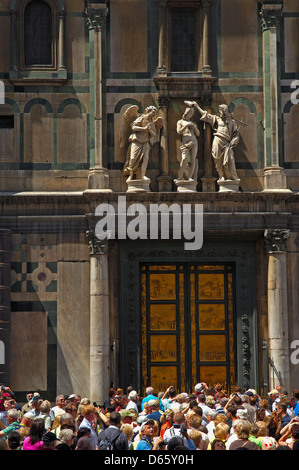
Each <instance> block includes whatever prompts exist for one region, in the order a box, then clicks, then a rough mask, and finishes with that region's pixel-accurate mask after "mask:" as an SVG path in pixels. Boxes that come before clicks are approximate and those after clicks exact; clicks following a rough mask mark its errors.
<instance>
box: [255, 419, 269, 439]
mask: <svg viewBox="0 0 299 470" xmlns="http://www.w3.org/2000/svg"><path fill="white" fill-rule="evenodd" d="M256 424H257V426H258V428H259V430H258V432H257V436H258V437H259V436H267V435H268V426H267V423H266V422H265V421H257V423H256Z"/></svg>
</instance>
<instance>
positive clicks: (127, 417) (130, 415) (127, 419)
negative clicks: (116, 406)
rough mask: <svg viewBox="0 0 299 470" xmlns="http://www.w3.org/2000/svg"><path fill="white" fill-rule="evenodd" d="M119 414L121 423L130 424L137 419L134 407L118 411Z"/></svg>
mask: <svg viewBox="0 0 299 470" xmlns="http://www.w3.org/2000/svg"><path fill="white" fill-rule="evenodd" d="M119 413H120V415H121V421H122V424H130V425H132V423H133V422H135V421H137V417H138V413H137V412H136V411H135V410H134V409H132V408H131V409H130V408H129V409H127V408H125V409H124V410H120V411H119Z"/></svg>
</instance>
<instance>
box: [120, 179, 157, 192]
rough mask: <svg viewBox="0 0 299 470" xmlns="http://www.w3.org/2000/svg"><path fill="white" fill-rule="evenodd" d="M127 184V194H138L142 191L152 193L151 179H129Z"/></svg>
mask: <svg viewBox="0 0 299 470" xmlns="http://www.w3.org/2000/svg"><path fill="white" fill-rule="evenodd" d="M126 183H127V185H128V189H127V193H136V192H141V191H143V192H144V191H145V192H150V184H151V180H150V179H149V178H146V179H136V180H129V179H127V181H126Z"/></svg>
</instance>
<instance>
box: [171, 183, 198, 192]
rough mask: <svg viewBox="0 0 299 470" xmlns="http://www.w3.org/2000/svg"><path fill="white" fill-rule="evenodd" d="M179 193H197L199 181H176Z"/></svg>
mask: <svg viewBox="0 0 299 470" xmlns="http://www.w3.org/2000/svg"><path fill="white" fill-rule="evenodd" d="M174 182H175V184H176V187H177V191H178V192H179V193H196V192H197V191H196V187H197V181H195V180H174Z"/></svg>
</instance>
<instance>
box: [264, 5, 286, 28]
mask: <svg viewBox="0 0 299 470" xmlns="http://www.w3.org/2000/svg"><path fill="white" fill-rule="evenodd" d="M282 17H283V7H282V4H280V3H278V4H277V3H273V4H272V3H271V4H264V5H262V8H261V11H260V19H261V26H262V31H266V30H268V29H270V28H279V26H280V23H281V19H282Z"/></svg>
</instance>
